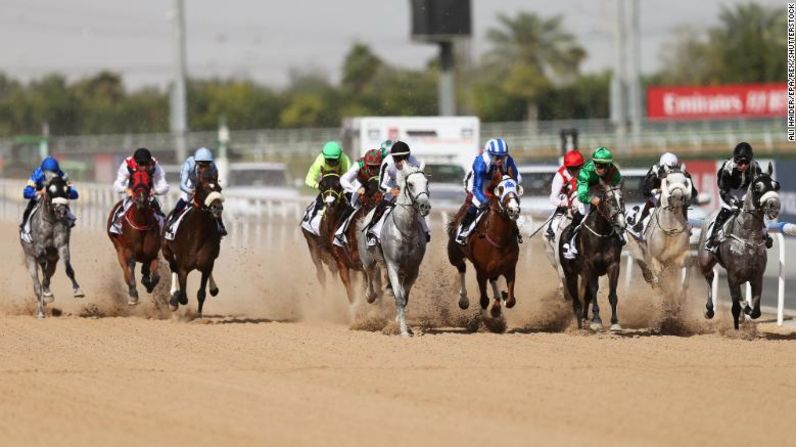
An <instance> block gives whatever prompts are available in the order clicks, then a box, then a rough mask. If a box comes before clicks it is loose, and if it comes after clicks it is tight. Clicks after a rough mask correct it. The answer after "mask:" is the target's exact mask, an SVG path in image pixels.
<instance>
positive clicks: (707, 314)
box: [705, 309, 716, 320]
mask: <svg viewBox="0 0 796 447" xmlns="http://www.w3.org/2000/svg"><path fill="white" fill-rule="evenodd" d="M715 314H716V313H715V312H713V309H708V310H707V311H706V312H705V318H707V319H708V320H710V319H711V318H713V316H714V315H715Z"/></svg>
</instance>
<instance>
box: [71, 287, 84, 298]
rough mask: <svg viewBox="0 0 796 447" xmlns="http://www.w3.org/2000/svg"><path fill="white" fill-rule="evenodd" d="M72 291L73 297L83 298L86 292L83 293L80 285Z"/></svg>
mask: <svg viewBox="0 0 796 447" xmlns="http://www.w3.org/2000/svg"><path fill="white" fill-rule="evenodd" d="M73 292H74V293H73V295H72V296H74V297H75V298H85V297H86V294H85V293H83V291H82V290H80V287H78V288H77V289H75V290H73Z"/></svg>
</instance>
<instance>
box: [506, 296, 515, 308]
mask: <svg viewBox="0 0 796 447" xmlns="http://www.w3.org/2000/svg"><path fill="white" fill-rule="evenodd" d="M515 304H517V299H516V298H514V297H511V298H509V299H508V300H506V307H508V308H509V309H511V308H512V307H514V305H515Z"/></svg>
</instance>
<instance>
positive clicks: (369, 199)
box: [332, 177, 382, 303]
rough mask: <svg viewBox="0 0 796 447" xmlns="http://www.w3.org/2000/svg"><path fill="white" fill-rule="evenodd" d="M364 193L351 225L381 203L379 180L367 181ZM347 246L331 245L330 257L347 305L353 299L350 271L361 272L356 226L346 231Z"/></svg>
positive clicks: (376, 178)
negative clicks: (340, 282) (346, 296)
mask: <svg viewBox="0 0 796 447" xmlns="http://www.w3.org/2000/svg"><path fill="white" fill-rule="evenodd" d="M364 188H365V193H364V194H362V195H360V196H359V204H360V207H359V208H358V209H357V210H356V211H354V215H353V216H352V218H351V219H352V223H355V222H357V221H359V220H360V219H361V218H363V217H364V216H366V215H367V214H368V212H370V210H372V209H373V208H375V207H376V205H377V204H378V203H379V202H381V199H382V192H381V189H379V178H378V177H373V178H371V179H369V180H368V182H367V183H366V184H365V185H364ZM345 236H346V240H347V242H348V243H347V244H346V246H345V247H340V246H337V245H332V256H333V257H334V260H335V261H336V262H337V271H338V272H339V274H340V280H341V281H343V284H344V285H345V289H346V292H347V293H348V301H349V303H353V302H354V299H355V296H354V295H355V292H354V286H353V282H352V278H351V270H354V271H358V272H362V271H364V269H363V267H362V261H361V260H360V259H359V249H358V247H357V229H356V225H355V224H352V225H349V226H348V228H347V229H346V233H345Z"/></svg>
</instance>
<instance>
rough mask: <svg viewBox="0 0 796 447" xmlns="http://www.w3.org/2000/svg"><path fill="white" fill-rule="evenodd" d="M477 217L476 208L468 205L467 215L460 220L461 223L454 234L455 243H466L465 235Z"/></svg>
mask: <svg viewBox="0 0 796 447" xmlns="http://www.w3.org/2000/svg"><path fill="white" fill-rule="evenodd" d="M477 215H478V208H476V207H475V205H472V204H471V205H470V207H469V208H467V214H465V215H464V218H462V223H461V225H459V230H458V231H457V232H456V243H457V244H459V245H464V244H465V242H467V234H466V233H465V232H466V231H467V229H468V228H470V225H472V224H473V221H474V220H475V218H476V216H477Z"/></svg>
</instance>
